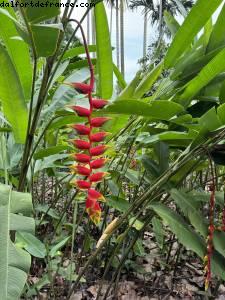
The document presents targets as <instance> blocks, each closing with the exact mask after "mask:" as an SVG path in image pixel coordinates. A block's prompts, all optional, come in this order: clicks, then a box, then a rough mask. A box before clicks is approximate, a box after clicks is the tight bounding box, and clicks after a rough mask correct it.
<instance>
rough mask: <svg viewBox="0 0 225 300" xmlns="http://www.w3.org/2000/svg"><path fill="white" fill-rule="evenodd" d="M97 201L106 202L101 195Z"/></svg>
mask: <svg viewBox="0 0 225 300" xmlns="http://www.w3.org/2000/svg"><path fill="white" fill-rule="evenodd" d="M98 201H100V202H106V199H105V197H104V196H103V195H102V196H101V197H99V198H98Z"/></svg>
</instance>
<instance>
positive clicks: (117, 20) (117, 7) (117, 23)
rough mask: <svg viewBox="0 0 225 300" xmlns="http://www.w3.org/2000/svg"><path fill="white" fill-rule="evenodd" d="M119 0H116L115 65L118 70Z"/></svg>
mask: <svg viewBox="0 0 225 300" xmlns="http://www.w3.org/2000/svg"><path fill="white" fill-rule="evenodd" d="M118 1H119V0H116V64H117V67H118V68H120V42H119V3H118Z"/></svg>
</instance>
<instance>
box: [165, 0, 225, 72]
mask: <svg viewBox="0 0 225 300" xmlns="http://www.w3.org/2000/svg"><path fill="white" fill-rule="evenodd" d="M221 3H222V0H214V1H211V0H198V1H197V2H196V4H195V5H194V6H193V8H192V9H191V11H190V13H189V14H188V16H187V18H186V19H185V20H184V23H183V24H182V26H181V27H180V28H179V30H178V31H177V34H176V36H175V38H174V39H173V42H172V44H171V46H170V47H169V49H168V52H167V54H166V57H165V66H166V68H169V67H172V66H174V65H175V64H176V61H177V59H178V58H179V57H180V55H181V54H182V53H183V52H184V51H185V50H186V49H187V47H188V46H189V45H190V44H191V42H192V41H193V39H194V37H195V36H196V35H197V33H198V32H199V31H200V30H201V28H202V27H203V26H204V25H205V23H206V22H207V21H208V19H209V18H210V17H211V16H212V14H213V12H214V11H215V10H216V9H217V7H218V6H219V5H220V4H221ZM199 12H201V17H199Z"/></svg>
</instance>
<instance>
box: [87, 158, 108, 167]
mask: <svg viewBox="0 0 225 300" xmlns="http://www.w3.org/2000/svg"><path fill="white" fill-rule="evenodd" d="M106 162H107V159H106V158H98V159H96V160H93V161H92V162H91V163H90V165H91V168H92V169H98V168H102V167H103V166H104V164H105V163H106Z"/></svg>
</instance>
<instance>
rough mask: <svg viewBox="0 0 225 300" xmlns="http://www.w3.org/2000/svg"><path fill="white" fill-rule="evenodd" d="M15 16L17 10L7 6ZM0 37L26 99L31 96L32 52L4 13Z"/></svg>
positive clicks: (0, 24) (0, 21)
mask: <svg viewBox="0 0 225 300" xmlns="http://www.w3.org/2000/svg"><path fill="white" fill-rule="evenodd" d="M3 2H5V3H7V0H6V1H5V0H0V3H3ZM5 10H6V11H8V13H9V14H10V15H12V16H13V17H14V18H15V17H16V16H15V12H14V11H13V9H12V8H11V7H8V8H5ZM0 28H1V30H0V38H1V39H2V41H3V42H4V45H5V47H6V49H7V51H8V54H9V56H10V58H11V60H12V62H13V64H14V66H15V69H16V71H17V74H18V76H19V79H20V82H21V86H22V88H23V92H24V96H25V99H26V100H28V99H29V98H30V92H31V83H32V66H31V61H30V52H29V48H28V46H27V45H26V43H25V42H24V41H23V40H22V39H21V38H19V37H17V36H18V32H17V30H16V27H15V24H14V22H13V21H12V20H11V19H10V18H9V17H7V16H6V15H4V14H1V17H0Z"/></svg>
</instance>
